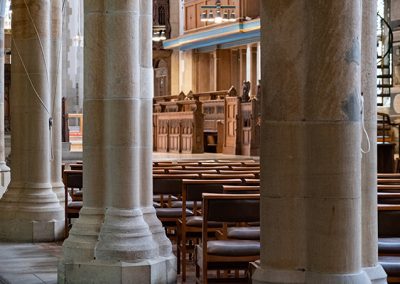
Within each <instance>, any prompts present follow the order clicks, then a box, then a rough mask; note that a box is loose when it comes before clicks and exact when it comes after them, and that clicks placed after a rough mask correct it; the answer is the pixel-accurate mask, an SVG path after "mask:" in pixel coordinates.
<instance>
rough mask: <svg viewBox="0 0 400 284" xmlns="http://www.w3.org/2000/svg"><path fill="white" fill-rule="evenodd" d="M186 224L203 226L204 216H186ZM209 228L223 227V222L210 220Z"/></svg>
mask: <svg viewBox="0 0 400 284" xmlns="http://www.w3.org/2000/svg"><path fill="white" fill-rule="evenodd" d="M186 226H190V227H199V228H201V227H202V226H203V217H202V216H191V217H188V218H186ZM208 227H209V228H219V227H222V223H220V222H208Z"/></svg>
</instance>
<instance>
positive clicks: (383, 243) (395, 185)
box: [378, 174, 400, 283]
mask: <svg viewBox="0 0 400 284" xmlns="http://www.w3.org/2000/svg"><path fill="white" fill-rule="evenodd" d="M378 254H379V263H380V264H381V265H382V267H383V268H384V269H385V271H386V273H387V274H388V283H400V174H378Z"/></svg>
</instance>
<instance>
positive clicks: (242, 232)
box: [227, 227, 260, 240]
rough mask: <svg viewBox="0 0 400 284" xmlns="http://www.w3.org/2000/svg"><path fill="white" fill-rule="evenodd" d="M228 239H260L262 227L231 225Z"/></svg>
mask: <svg viewBox="0 0 400 284" xmlns="http://www.w3.org/2000/svg"><path fill="white" fill-rule="evenodd" d="M227 237H228V239H238V240H260V227H229V228H228V230H227Z"/></svg>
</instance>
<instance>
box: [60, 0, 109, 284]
mask: <svg viewBox="0 0 400 284" xmlns="http://www.w3.org/2000/svg"><path fill="white" fill-rule="evenodd" d="M97 2H98V1H97ZM99 3H100V2H99ZM99 3H97V5H96V3H94V2H93V1H92V2H90V1H85V3H84V4H85V9H84V10H85V21H84V28H85V34H87V37H85V43H84V45H85V48H84V60H85V62H84V65H85V73H84V77H85V78H84V81H85V84H84V87H85V90H84V93H85V95H84V102H83V111H84V113H85V119H84V129H85V135H84V136H83V164H84V171H83V192H84V195H83V207H82V209H81V211H80V212H79V219H78V220H76V222H75V223H74V225H73V226H72V228H71V230H70V231H69V236H68V238H67V239H66V240H65V241H64V243H63V256H62V261H61V262H60V265H59V269H58V278H59V280H60V282H61V283H64V281H66V280H67V279H73V276H74V275H75V276H76V275H77V277H79V273H80V271H77V270H76V269H74V267H75V266H74V265H75V264H76V263H84V262H89V261H91V260H93V259H94V258H95V253H94V250H95V246H96V245H97V241H98V236H99V232H100V226H101V223H102V222H103V220H104V211H105V207H106V194H107V193H106V191H107V161H106V151H107V147H106V141H105V137H106V135H105V134H104V129H105V127H106V120H105V117H106V113H105V111H104V109H105V98H106V94H107V90H108V89H107V88H108V85H107V82H108V81H107V80H106V76H107V73H106V70H107V58H106V56H105V45H104V44H105V38H106V30H107V27H106V23H105V21H104V18H103V17H102V14H101V12H100V11H101V10H100V9H101V8H102V5H103V4H101V5H100V4H99ZM68 281H71V280H68Z"/></svg>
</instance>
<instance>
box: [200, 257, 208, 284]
mask: <svg viewBox="0 0 400 284" xmlns="http://www.w3.org/2000/svg"><path fill="white" fill-rule="evenodd" d="M207 268H208V266H207V262H205V261H203V267H202V268H201V277H202V280H203V282H202V283H203V284H207V283H208V273H207Z"/></svg>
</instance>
